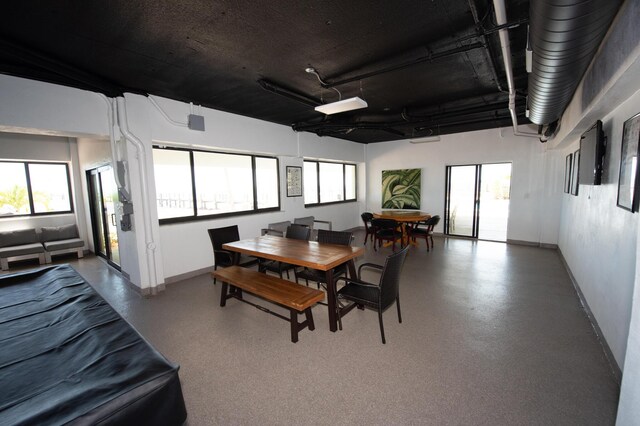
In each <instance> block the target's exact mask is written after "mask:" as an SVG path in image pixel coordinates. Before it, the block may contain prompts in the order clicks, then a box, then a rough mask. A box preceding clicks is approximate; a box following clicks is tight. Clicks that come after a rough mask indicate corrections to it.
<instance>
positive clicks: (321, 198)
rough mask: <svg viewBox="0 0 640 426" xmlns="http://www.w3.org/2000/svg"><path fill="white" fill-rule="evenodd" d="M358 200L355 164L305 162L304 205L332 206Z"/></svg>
mask: <svg viewBox="0 0 640 426" xmlns="http://www.w3.org/2000/svg"><path fill="white" fill-rule="evenodd" d="M355 200H356V166H355V164H344V163H329V162H323V161H305V162H304V203H305V205H313V204H330V203H343V202H346V201H355Z"/></svg>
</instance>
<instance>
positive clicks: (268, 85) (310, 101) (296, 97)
mask: <svg viewBox="0 0 640 426" xmlns="http://www.w3.org/2000/svg"><path fill="white" fill-rule="evenodd" d="M258 84H259V85H260V87H262V88H263V89H264V90H266V91H267V92H271V93H274V94H276V95H280V96H283V97H285V98H288V99H291V100H292V101H296V102H299V103H301V104H303V105H307V106H312V107H317V106H318V105H322V102H320V101H318V100H317V99H314V98H311V97H309V96H307V95H303V94H302V93H298V92H294V91H293V90H291V89H287V88H285V87H282V86H280V85H278V84H276V83H273V82H271V81H269V80H265V79H264V78H263V79H260V80H258Z"/></svg>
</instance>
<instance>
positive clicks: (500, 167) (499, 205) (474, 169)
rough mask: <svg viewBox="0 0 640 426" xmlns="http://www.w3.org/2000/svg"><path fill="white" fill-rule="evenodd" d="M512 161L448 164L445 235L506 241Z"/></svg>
mask: <svg viewBox="0 0 640 426" xmlns="http://www.w3.org/2000/svg"><path fill="white" fill-rule="evenodd" d="M510 190H511V163H497V164H472V165H464V166H447V169H446V191H445V221H444V230H445V234H446V235H455V236H462V237H471V238H479V239H482V240H492V241H506V240H507V224H508V221H509V199H510Z"/></svg>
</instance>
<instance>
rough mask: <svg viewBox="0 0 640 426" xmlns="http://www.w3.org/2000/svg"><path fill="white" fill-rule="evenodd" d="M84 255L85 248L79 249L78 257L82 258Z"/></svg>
mask: <svg viewBox="0 0 640 426" xmlns="http://www.w3.org/2000/svg"><path fill="white" fill-rule="evenodd" d="M83 257H84V250H83V249H78V259H82V258H83Z"/></svg>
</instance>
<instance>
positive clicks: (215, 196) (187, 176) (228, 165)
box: [153, 147, 280, 223]
mask: <svg viewBox="0 0 640 426" xmlns="http://www.w3.org/2000/svg"><path fill="white" fill-rule="evenodd" d="M153 164H154V170H155V180H156V198H157V205H158V218H159V219H160V223H172V222H181V221H188V220H194V219H200V218H211V217H213V216H218V215H233V214H240V213H250V212H257V211H268V210H277V209H279V208H280V198H279V193H280V188H279V186H278V160H277V159H276V158H272V157H259V156H255V155H244V154H226V153H219V152H208V151H195V150H185V149H177V148H158V147H156V148H154V149H153ZM194 200H195V203H194Z"/></svg>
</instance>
